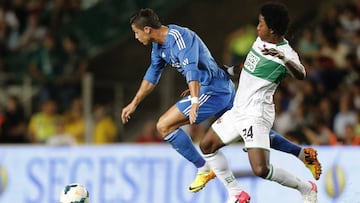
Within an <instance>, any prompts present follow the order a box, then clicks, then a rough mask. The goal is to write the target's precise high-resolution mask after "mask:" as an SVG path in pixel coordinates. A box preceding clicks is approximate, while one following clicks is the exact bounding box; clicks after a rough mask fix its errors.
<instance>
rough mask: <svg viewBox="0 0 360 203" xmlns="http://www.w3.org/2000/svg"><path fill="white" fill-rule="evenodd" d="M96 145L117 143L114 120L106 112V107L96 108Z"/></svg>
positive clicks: (99, 106)
mask: <svg viewBox="0 0 360 203" xmlns="http://www.w3.org/2000/svg"><path fill="white" fill-rule="evenodd" d="M94 121H95V122H94V126H95V127H94V144H108V143H114V142H116V141H117V138H118V137H117V128H116V124H115V122H114V119H113V118H112V117H111V116H109V115H108V114H107V112H106V109H105V106H103V105H97V106H95V108H94Z"/></svg>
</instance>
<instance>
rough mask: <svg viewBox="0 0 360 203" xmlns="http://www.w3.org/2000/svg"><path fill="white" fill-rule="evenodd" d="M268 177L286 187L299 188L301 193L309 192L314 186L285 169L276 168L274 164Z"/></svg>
mask: <svg viewBox="0 0 360 203" xmlns="http://www.w3.org/2000/svg"><path fill="white" fill-rule="evenodd" d="M266 179H268V180H271V181H275V182H277V183H279V184H281V185H283V186H286V187H291V188H294V189H297V190H298V191H299V192H300V193H301V194H305V193H307V192H309V191H310V190H311V187H312V186H311V183H309V182H304V181H302V180H300V179H299V178H297V177H295V176H294V175H292V174H291V173H289V172H287V171H285V170H284V169H281V168H275V167H273V166H272V165H271V167H270V171H269V174H268V175H267V177H266Z"/></svg>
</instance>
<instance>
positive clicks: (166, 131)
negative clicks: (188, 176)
mask: <svg viewBox="0 0 360 203" xmlns="http://www.w3.org/2000/svg"><path fill="white" fill-rule="evenodd" d="M186 124H189V120H188V119H187V118H186V117H185V116H184V115H183V114H182V113H181V112H180V111H179V110H178V108H177V107H176V105H173V106H172V107H171V108H170V109H169V110H168V111H166V112H165V113H164V114H163V115H162V116H161V117H160V119H159V121H158V122H157V125H156V126H157V129H158V131H159V133H160V134H161V135H162V136H163V138H164V140H166V141H167V142H169V143H170V144H171V145H172V146H173V148H174V149H175V150H176V151H177V152H178V153H180V154H181V155H182V156H183V157H184V158H186V159H187V160H189V161H190V162H192V163H193V164H194V165H195V166H196V167H197V168H198V176H197V180H196V182H195V183H193V184H191V185H190V187H189V191H190V192H197V191H199V190H201V189H202V188H203V187H204V186H205V184H206V183H207V182H208V181H209V180H211V179H213V178H214V177H215V174H214V173H213V172H212V171H210V168H209V167H208V165H207V164H206V161H205V159H204V158H203V157H202V155H201V154H200V153H199V152H198V151H197V149H196V148H195V147H194V145H193V143H192V141H191V139H190V136H189V135H187V134H186V133H185V131H183V130H182V129H181V128H180V126H183V125H186Z"/></svg>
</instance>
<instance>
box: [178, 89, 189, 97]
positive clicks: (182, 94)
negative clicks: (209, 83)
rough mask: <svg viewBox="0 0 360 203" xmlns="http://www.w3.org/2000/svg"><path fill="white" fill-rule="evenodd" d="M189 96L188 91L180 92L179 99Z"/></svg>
mask: <svg viewBox="0 0 360 203" xmlns="http://www.w3.org/2000/svg"><path fill="white" fill-rule="evenodd" d="M189 94H190V89H186V90H184V91H182V92H181V94H180V97H185V96H187V95H189Z"/></svg>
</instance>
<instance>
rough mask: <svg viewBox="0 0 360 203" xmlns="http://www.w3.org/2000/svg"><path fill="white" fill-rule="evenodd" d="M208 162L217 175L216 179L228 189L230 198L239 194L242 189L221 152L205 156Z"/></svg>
mask: <svg viewBox="0 0 360 203" xmlns="http://www.w3.org/2000/svg"><path fill="white" fill-rule="evenodd" d="M205 160H206V162H207V163H208V164H209V165H210V167H211V169H212V170H213V171H214V173H215V174H216V177H217V178H218V179H219V180H220V181H221V182H222V184H223V185H224V186H225V188H226V189H227V191H228V193H229V195H230V196H233V195H236V194H238V193H239V192H240V191H242V189H241V188H240V186H239V184H238V182H237V180H236V178H235V176H234V174H233V173H232V171H231V170H230V168H229V166H228V162H227V160H226V158H225V156H224V154H223V153H222V152H221V151H217V152H215V153H213V154H207V155H206V156H205Z"/></svg>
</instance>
